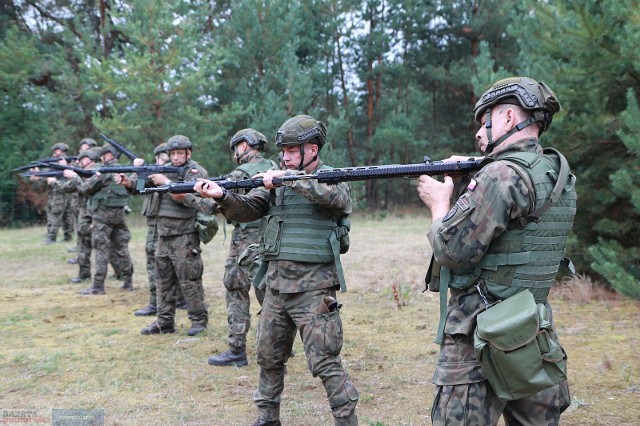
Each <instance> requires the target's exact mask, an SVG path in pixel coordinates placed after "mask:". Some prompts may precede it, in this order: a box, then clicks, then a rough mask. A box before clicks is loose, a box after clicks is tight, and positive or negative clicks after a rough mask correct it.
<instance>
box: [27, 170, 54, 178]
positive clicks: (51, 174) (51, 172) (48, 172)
mask: <svg viewBox="0 0 640 426" xmlns="http://www.w3.org/2000/svg"><path fill="white" fill-rule="evenodd" d="M62 173H63V172H62V170H46V171H43V172H25V173H20V176H22V177H31V176H36V177H62V176H63V175H62Z"/></svg>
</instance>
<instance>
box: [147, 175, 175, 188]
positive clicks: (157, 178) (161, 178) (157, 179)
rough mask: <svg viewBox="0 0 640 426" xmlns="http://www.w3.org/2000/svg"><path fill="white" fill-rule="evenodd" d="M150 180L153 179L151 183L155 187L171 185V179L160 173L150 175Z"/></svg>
mask: <svg viewBox="0 0 640 426" xmlns="http://www.w3.org/2000/svg"><path fill="white" fill-rule="evenodd" d="M149 179H151V182H153V184H154V185H155V186H160V185H167V184H169V183H171V179H169V178H168V177H166V176H165V175H163V174H160V173H154V174H152V175H149Z"/></svg>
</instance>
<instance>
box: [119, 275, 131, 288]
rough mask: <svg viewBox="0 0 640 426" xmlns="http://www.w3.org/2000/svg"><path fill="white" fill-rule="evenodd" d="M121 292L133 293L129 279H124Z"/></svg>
mask: <svg viewBox="0 0 640 426" xmlns="http://www.w3.org/2000/svg"><path fill="white" fill-rule="evenodd" d="M120 288H121V289H122V290H127V291H133V283H132V282H131V277H129V278H125V279H124V284H122V287H120Z"/></svg>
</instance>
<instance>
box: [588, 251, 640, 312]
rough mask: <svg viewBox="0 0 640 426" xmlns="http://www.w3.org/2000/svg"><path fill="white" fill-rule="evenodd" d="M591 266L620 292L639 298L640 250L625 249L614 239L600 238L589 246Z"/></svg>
mask: <svg viewBox="0 0 640 426" xmlns="http://www.w3.org/2000/svg"><path fill="white" fill-rule="evenodd" d="M589 253H590V254H591V256H593V259H594V261H593V263H591V267H592V268H593V269H594V270H595V271H596V272H598V273H599V274H600V275H602V276H603V277H605V278H606V279H607V281H608V282H609V284H611V286H612V287H613V288H614V289H615V290H616V291H617V292H619V293H620V294H623V295H625V296H628V297H632V298H634V299H637V300H640V267H638V265H639V262H640V250H639V249H638V248H637V247H634V248H632V249H625V248H624V247H622V245H621V244H619V243H618V242H617V241H615V240H608V241H607V240H600V241H599V242H598V244H596V245H593V246H591V247H589Z"/></svg>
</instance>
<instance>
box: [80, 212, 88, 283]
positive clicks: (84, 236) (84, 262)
mask: <svg viewBox="0 0 640 426" xmlns="http://www.w3.org/2000/svg"><path fill="white" fill-rule="evenodd" d="M81 213H82V212H81ZM77 234H78V244H77V247H78V269H79V271H78V276H79V277H80V278H91V216H89V215H86V214H79V216H78V230H77Z"/></svg>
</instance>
